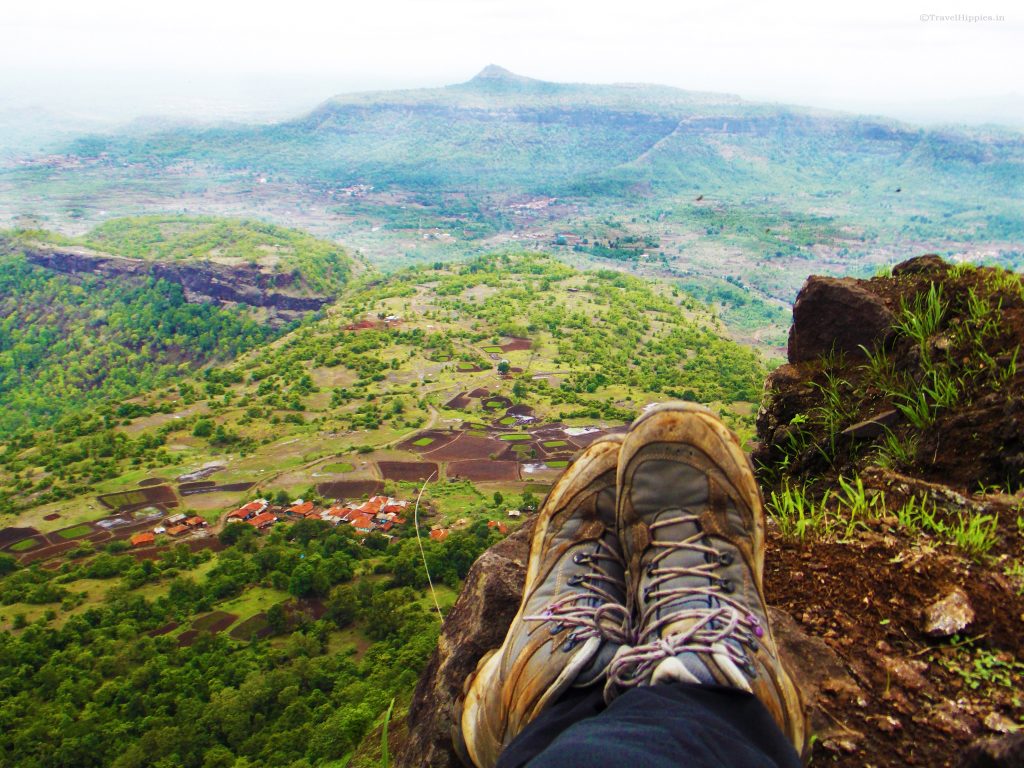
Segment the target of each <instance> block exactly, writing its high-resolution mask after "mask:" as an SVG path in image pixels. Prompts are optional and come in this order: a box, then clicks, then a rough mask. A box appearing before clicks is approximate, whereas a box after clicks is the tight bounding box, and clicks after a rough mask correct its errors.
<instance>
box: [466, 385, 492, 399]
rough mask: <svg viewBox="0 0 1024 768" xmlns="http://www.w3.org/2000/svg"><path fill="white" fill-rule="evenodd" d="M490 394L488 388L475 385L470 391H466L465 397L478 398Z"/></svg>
mask: <svg viewBox="0 0 1024 768" xmlns="http://www.w3.org/2000/svg"><path fill="white" fill-rule="evenodd" d="M490 394H491V393H490V391H489V390H486V389H484V388H483V387H477V388H476V389H474V390H473V391H472V392H467V393H466V397H472V398H476V399H480V398H484V397H488V396H489V395H490Z"/></svg>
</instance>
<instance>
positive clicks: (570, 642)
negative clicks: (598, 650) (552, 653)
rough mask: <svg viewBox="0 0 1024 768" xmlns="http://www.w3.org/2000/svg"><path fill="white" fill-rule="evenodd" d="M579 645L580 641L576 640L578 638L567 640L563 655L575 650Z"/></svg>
mask: <svg viewBox="0 0 1024 768" xmlns="http://www.w3.org/2000/svg"><path fill="white" fill-rule="evenodd" d="M577 645H579V641H578V640H576V638H572V639H570V640H566V641H565V642H564V643H563V644H562V653H568V652H569V651H571V650H572V649H573V648H575V647H576V646H577Z"/></svg>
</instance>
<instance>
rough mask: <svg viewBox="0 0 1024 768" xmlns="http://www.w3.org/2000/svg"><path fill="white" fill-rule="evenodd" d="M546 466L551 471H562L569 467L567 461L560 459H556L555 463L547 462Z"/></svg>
mask: <svg viewBox="0 0 1024 768" xmlns="http://www.w3.org/2000/svg"><path fill="white" fill-rule="evenodd" d="M547 465H548V466H549V467H551V468H552V469H562V468H563V467H567V466H569V462H568V461H563V460H562V459H558V460H557V461H549V462H547Z"/></svg>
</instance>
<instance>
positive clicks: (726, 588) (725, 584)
mask: <svg viewBox="0 0 1024 768" xmlns="http://www.w3.org/2000/svg"><path fill="white" fill-rule="evenodd" d="M718 588H719V589H721V590H722V591H723V592H725V593H726V594H727V595H731V594H732V593H733V592H735V591H736V585H735V584H733V583H732V581H730V580H729V579H719V580H718Z"/></svg>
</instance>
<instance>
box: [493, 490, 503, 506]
mask: <svg viewBox="0 0 1024 768" xmlns="http://www.w3.org/2000/svg"><path fill="white" fill-rule="evenodd" d="M503 501H505V497H504V496H502V495H501V491H495V492H494V506H496V507H500V506H501V503H502V502H503Z"/></svg>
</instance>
